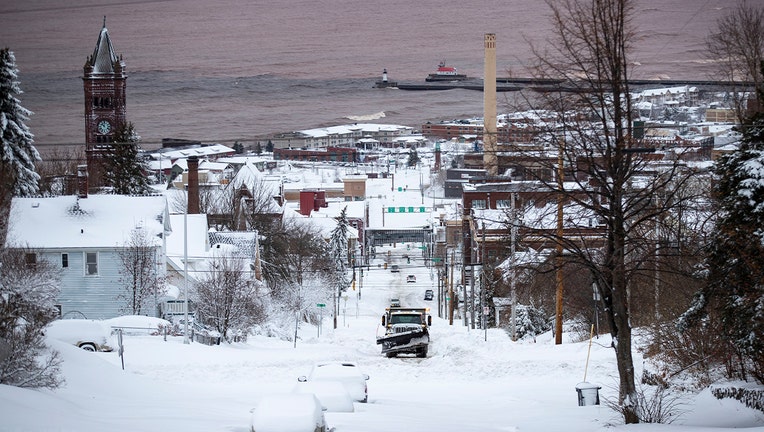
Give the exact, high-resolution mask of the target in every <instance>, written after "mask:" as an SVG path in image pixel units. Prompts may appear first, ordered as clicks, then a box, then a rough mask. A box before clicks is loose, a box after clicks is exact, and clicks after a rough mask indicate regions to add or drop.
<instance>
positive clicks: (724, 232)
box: [680, 113, 764, 382]
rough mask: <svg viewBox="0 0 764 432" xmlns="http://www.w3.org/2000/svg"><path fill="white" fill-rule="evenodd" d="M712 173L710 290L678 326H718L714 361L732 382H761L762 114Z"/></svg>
mask: <svg viewBox="0 0 764 432" xmlns="http://www.w3.org/2000/svg"><path fill="white" fill-rule="evenodd" d="M716 174H717V176H718V182H717V183H716V185H715V187H714V194H715V197H716V199H717V202H718V205H719V217H718V219H717V222H716V229H715V233H714V239H713V242H712V244H711V248H710V249H711V250H710V253H709V257H708V262H707V264H708V269H709V279H708V285H707V286H706V287H705V289H704V290H702V291H701V292H699V293H698V295H696V297H695V300H694V303H693V304H692V305H691V308H690V311H688V312H687V313H685V315H684V316H683V317H682V319H681V320H680V324H681V325H682V326H683V327H686V326H687V325H689V324H697V323H704V321H702V320H700V319H699V318H701V317H705V318H706V319H710V320H712V321H714V323H718V324H719V327H720V328H721V331H722V333H723V334H722V335H721V338H720V340H724V341H727V342H728V343H729V347H718V348H720V351H721V353H720V354H719V357H720V358H719V359H718V360H719V361H720V362H723V363H727V364H726V366H727V370H728V371H730V372H731V373H732V374H733V375H734V377H735V378H741V379H746V378H747V377H748V376H753V377H754V378H756V379H757V380H758V381H759V382H764V320H762V319H761V317H762V310H764V114H762V113H759V114H757V115H756V116H754V117H753V118H752V119H751V122H750V123H748V124H746V125H743V140H742V144H741V147H740V149H739V150H737V151H736V152H734V153H732V154H731V155H728V156H725V157H723V158H721V159H720V160H719V161H718V162H717V165H716ZM711 327H714V326H711ZM729 358H737V359H738V361H735V362H729V360H728V359H729Z"/></svg>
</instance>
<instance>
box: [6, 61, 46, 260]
mask: <svg viewBox="0 0 764 432" xmlns="http://www.w3.org/2000/svg"><path fill="white" fill-rule="evenodd" d="M21 93H22V91H21V87H20V85H19V81H18V70H17V69H16V57H15V56H14V55H13V52H12V51H10V50H9V49H8V48H4V49H0V248H2V246H3V244H5V233H6V231H7V229H8V225H7V223H8V213H9V212H10V208H11V199H12V198H13V197H14V196H25V195H34V194H36V193H37V191H38V183H37V182H38V180H39V179H40V176H39V175H38V174H37V172H36V170H35V162H38V161H39V160H40V154H39V153H38V152H37V149H36V148H35V147H34V140H33V138H34V137H33V135H32V133H31V132H30V131H29V128H28V127H27V126H26V124H24V122H26V121H27V120H28V119H29V116H30V115H31V114H32V112H31V111H29V110H28V109H26V108H24V107H23V106H21V103H20V102H19V100H18V99H17V98H16V96H17V95H19V94H21Z"/></svg>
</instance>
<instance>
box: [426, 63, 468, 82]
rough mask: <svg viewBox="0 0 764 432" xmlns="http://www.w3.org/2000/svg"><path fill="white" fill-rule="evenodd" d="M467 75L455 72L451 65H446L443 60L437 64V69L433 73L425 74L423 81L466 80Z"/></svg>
mask: <svg viewBox="0 0 764 432" xmlns="http://www.w3.org/2000/svg"><path fill="white" fill-rule="evenodd" d="M466 79H467V75H464V74H460V73H458V72H456V68H455V67H453V66H446V62H445V60H444V61H442V62H440V63H439V64H438V70H437V71H435V73H431V74H429V75H427V78H425V81H428V82H432V81H462V80H466Z"/></svg>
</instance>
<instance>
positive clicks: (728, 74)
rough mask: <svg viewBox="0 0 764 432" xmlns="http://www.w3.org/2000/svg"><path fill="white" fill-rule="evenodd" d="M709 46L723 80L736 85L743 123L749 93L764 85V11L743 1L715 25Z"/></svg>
mask: <svg viewBox="0 0 764 432" xmlns="http://www.w3.org/2000/svg"><path fill="white" fill-rule="evenodd" d="M706 43H707V46H708V52H709V55H710V56H711V59H712V60H713V61H715V62H717V65H718V72H719V74H720V75H721V78H722V79H724V80H725V81H729V82H730V83H732V84H733V86H732V93H733V99H734V100H733V103H734V104H735V110H736V113H737V116H738V119H740V121H741V123H742V121H743V120H744V119H745V118H746V117H747V116H748V114H747V113H746V112H745V109H744V108H745V107H744V103H745V99H746V93H747V94H751V95H753V94H754V91H755V89H759V88H761V85H762V82H764V76H763V75H762V72H761V62H762V60H764V8H763V7H762V6H761V5H760V4H759V5H752V4H749V3H748V2H747V1H743V2H742V3H740V4H739V5H738V6H737V7H736V8H735V9H734V10H732V12H730V13H729V14H728V15H726V16H724V17H722V18H720V19H719V20H718V21H717V22H716V29H715V30H714V32H713V33H711V35H709V36H708V38H707V39H706ZM750 83H752V84H753V86H752V87H751V85H750ZM741 91H742V92H743V93H742V94H741Z"/></svg>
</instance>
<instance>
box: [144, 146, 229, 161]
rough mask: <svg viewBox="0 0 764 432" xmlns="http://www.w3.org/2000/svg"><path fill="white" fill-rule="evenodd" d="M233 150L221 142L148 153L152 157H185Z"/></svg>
mask: <svg viewBox="0 0 764 432" xmlns="http://www.w3.org/2000/svg"><path fill="white" fill-rule="evenodd" d="M234 153H235V151H234V149H232V148H231V147H226V146H224V145H223V144H210V145H203V146H194V147H189V148H183V149H176V150H167V149H162V150H159V151H155V152H152V153H151V154H150V155H151V157H152V158H153V159H172V160H175V159H186V158H187V157H189V156H198V157H205V156H217V155H230V154H234Z"/></svg>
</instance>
